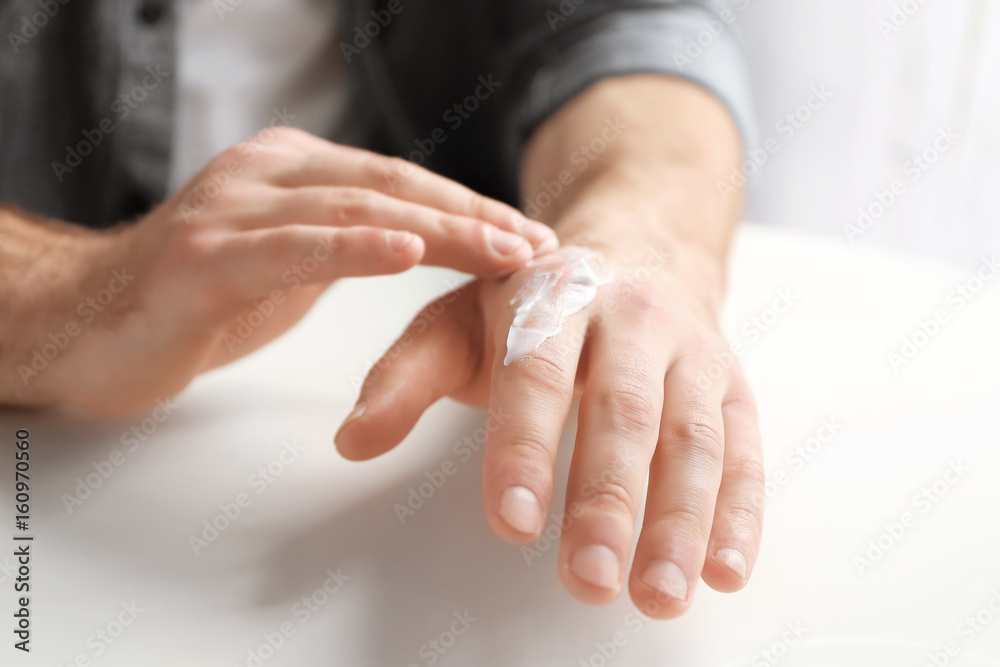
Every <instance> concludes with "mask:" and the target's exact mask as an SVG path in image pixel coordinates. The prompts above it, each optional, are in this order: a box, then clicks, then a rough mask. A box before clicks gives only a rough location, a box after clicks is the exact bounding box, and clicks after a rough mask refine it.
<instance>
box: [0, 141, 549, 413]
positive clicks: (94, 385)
mask: <svg viewBox="0 0 1000 667" xmlns="http://www.w3.org/2000/svg"><path fill="white" fill-rule="evenodd" d="M265 132H270V133H271V134H267V135H265V134H263V133H262V135H259V136H258V137H256V138H254V139H251V140H250V141H248V142H245V143H244V144H240V145H238V146H235V147H233V148H232V149H230V150H228V151H226V152H224V153H223V154H221V155H219V156H218V157H217V158H216V159H215V160H213V161H212V162H211V163H210V164H209V165H208V166H207V167H206V168H205V169H204V170H203V171H202V173H201V174H199V175H198V176H197V177H196V178H195V179H193V180H192V182H191V183H189V184H188V185H187V186H186V187H185V188H183V189H182V190H181V191H180V192H178V193H177V194H176V195H175V196H173V197H172V198H171V199H170V200H168V201H167V202H165V203H164V204H162V205H161V206H159V207H158V208H157V209H155V210H154V211H152V212H151V213H150V214H149V215H148V216H146V217H145V218H144V219H143V220H141V221H139V222H138V223H137V224H135V225H133V226H130V227H125V228H122V229H119V230H115V231H113V232H110V233H96V232H90V231H87V230H83V229H79V228H75V227H73V226H71V225H65V224H62V223H57V222H51V221H41V220H31V219H30V216H28V215H27V214H24V213H23V212H14V211H10V210H8V211H0V225H2V229H0V231H3V232H4V233H5V238H4V244H3V246H2V247H0V252H2V253H3V261H2V262H0V303H2V304H3V306H4V307H3V308H0V324H2V325H3V326H2V330H3V345H2V347H0V355H2V356H0V362H2V364H3V372H2V373H0V377H2V378H3V379H2V380H0V403H4V402H5V403H12V404H20V405H36V404H49V403H66V404H70V405H75V406H77V407H80V408H83V409H86V410H90V411H93V412H97V413H104V414H119V413H126V412H132V411H136V410H141V409H144V408H147V407H149V406H151V405H153V404H155V401H156V400H157V399H160V398H164V397H167V396H170V395H173V394H175V393H177V392H178V391H180V390H181V389H182V388H184V387H185V386H186V385H187V384H188V383H189V382H190V381H191V379H192V378H194V377H195V376H196V375H197V374H199V373H201V372H203V371H205V370H208V369H211V368H214V367H217V366H220V365H223V364H225V363H228V362H230V361H232V360H234V359H237V358H239V357H241V356H243V355H245V354H247V353H248V352H251V351H253V350H255V349H257V348H259V347H261V346H262V345H264V344H265V343H267V342H268V341H270V340H273V339H274V338H275V337H276V336H278V335H280V334H281V333H283V332H284V331H285V330H287V329H288V328H289V327H291V326H292V325H293V324H295V323H296V322H297V321H298V320H299V319H300V318H301V317H302V316H303V315H304V314H305V313H306V312H307V311H308V309H309V308H310V307H311V306H312V304H313V303H314V301H315V300H316V298H317V297H318V296H319V295H320V294H321V293H322V291H323V290H324V289H325V288H326V287H327V286H329V285H330V284H331V283H332V282H333V281H335V280H336V279H338V278H341V277H345V276H368V275H376V274H388V273H397V272H400V271H405V270H406V269H409V268H410V267H412V266H413V265H415V264H417V263H418V262H423V263H425V264H431V265H436V266H447V267H451V268H455V269H458V270H461V271H467V272H470V273H474V274H476V275H480V276H495V275H498V274H502V273H509V272H510V271H512V270H513V269H516V268H517V267H519V266H521V265H523V264H524V263H525V261H527V260H528V259H530V258H531V257H532V256H533V255H534V254H535V252H536V250H537V249H545V248H551V247H553V246H554V245H555V235H554V234H553V232H552V231H551V230H550V229H548V228H547V227H545V226H544V225H541V224H539V223H535V222H531V221H528V220H526V219H525V218H524V216H522V215H520V214H519V213H518V212H517V211H516V210H515V209H513V208H511V207H509V206H506V205H505V204H502V203H500V202H497V201H493V200H490V199H487V198H485V197H481V196H479V195H477V194H475V193H473V192H472V191H470V190H468V189H467V188H465V187H463V186H461V185H458V184H457V183H454V182H452V181H450V180H448V179H445V178H442V177H440V176H436V175H434V174H432V173H430V172H428V171H426V170H423V169H420V168H419V167H415V166H413V165H410V164H409V163H403V162H402V161H401V160H398V159H394V158H386V157H382V156H378V155H375V154H372V153H368V152H366V151H361V150H357V149H353V148H347V147H343V146H337V145H334V144H331V143H329V142H326V141H322V140H320V139H317V138H316V137H313V136H310V135H308V134H306V133H304V132H301V131H297V130H292V129H275V130H267V131H265ZM265 137H267V140H265Z"/></svg>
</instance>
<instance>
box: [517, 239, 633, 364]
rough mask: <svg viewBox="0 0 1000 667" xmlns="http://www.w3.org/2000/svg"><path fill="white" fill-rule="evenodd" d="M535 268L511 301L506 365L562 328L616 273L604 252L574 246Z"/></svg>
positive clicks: (539, 263) (560, 250)
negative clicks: (608, 263)
mask: <svg viewBox="0 0 1000 667" xmlns="http://www.w3.org/2000/svg"><path fill="white" fill-rule="evenodd" d="M532 268H533V269H534V271H533V272H532V274H531V275H530V276H529V277H528V279H527V280H526V281H525V282H524V284H523V285H521V289H519V290H518V291H517V294H515V295H514V298H513V299H511V300H510V305H512V306H514V321H513V322H511V325H510V331H509V332H508V333H507V356H506V357H505V358H504V360H503V365H504V366H510V365H511V364H512V363H514V362H515V361H516V360H518V359H520V358H521V357H523V356H525V355H526V354H528V353H530V352H533V351H534V350H535V349H537V348H538V346H539V345H541V344H542V343H543V342H545V340H546V339H547V338H549V337H551V336H554V335H556V334H557V333H559V332H560V331H562V327H563V323H564V322H565V321H566V318H568V317H569V316H570V315H572V314H574V313H578V312H580V311H581V310H583V309H584V308H586V307H587V305H588V304H589V303H590V302H591V301H593V300H594V297H595V296H597V288H598V287H600V286H601V285H606V284H608V283H610V282H611V280H612V279H613V278H614V276H615V274H614V271H612V270H611V268H610V267H609V266H608V265H607V264H606V263H605V262H604V258H603V257H601V255H600V253H597V252H594V251H593V250H587V249H586V248H576V247H573V246H566V247H564V248H560V249H559V250H558V251H557V252H556V253H553V255H552V256H550V257H546V258H545V259H543V260H542V261H540V262H538V263H537V264H534V265H532Z"/></svg>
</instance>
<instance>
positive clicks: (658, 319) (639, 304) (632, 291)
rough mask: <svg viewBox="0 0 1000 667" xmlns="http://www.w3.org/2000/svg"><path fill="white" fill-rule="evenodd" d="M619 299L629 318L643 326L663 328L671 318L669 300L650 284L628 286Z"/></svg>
mask: <svg viewBox="0 0 1000 667" xmlns="http://www.w3.org/2000/svg"><path fill="white" fill-rule="evenodd" d="M619 298H620V300H621V302H622V304H621V305H622V307H624V309H625V311H626V312H627V313H628V315H629V317H630V318H631V319H632V320H633V321H635V322H637V323H638V324H639V325H641V326H648V327H655V326H662V325H663V324H664V323H665V322H666V321H667V320H668V318H669V313H670V304H669V303H668V301H667V298H666V297H665V296H664V295H663V293H662V292H661V291H660V290H659V289H657V288H656V287H654V286H653V285H652V284H650V283H648V282H642V283H638V284H634V285H632V284H630V285H628V289H624V290H622V292H621V294H620V295H619Z"/></svg>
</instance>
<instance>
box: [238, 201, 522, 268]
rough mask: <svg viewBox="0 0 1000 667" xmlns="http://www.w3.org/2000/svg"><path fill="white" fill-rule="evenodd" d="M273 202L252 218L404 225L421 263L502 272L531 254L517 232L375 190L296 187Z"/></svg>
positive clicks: (268, 222) (259, 220) (268, 221)
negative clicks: (416, 238)
mask: <svg viewBox="0 0 1000 667" xmlns="http://www.w3.org/2000/svg"><path fill="white" fill-rule="evenodd" d="M275 207H276V208H275V210H274V211H271V212H268V213H267V214H265V215H262V216H259V217H258V218H257V219H256V222H255V223H251V224H256V225H258V226H264V225H267V226H271V225H274V224H276V223H280V222H281V221H282V220H294V221H295V222H297V223H299V224H309V225H329V226H336V227H349V226H352V225H364V226H370V227H382V228H384V229H398V230H401V231H408V232H412V233H414V234H418V235H420V237H421V238H423V239H424V242H425V245H426V252H425V254H424V258H423V263H424V264H429V265H432V266H446V267H449V268H452V269H457V270H459V271H464V272H467V273H472V274H475V275H480V276H496V275H499V274H502V273H507V272H509V271H511V270H512V269H515V268H518V267H520V266H521V265H523V264H524V263H525V262H527V261H528V260H529V259H531V258H532V256H533V251H532V249H531V246H530V244H529V243H528V242H527V241H526V240H525V239H524V238H522V237H521V236H518V235H517V234H511V233H509V232H505V231H502V230H500V229H498V228H497V227H495V226H493V225H490V224H487V223H485V222H482V221H480V220H476V219H474V218H467V217H462V216H458V215H452V214H450V213H442V212H441V211H439V210H437V209H434V208H430V207H427V206H421V205H419V204H413V203H410V202H405V201H403V200H400V199H396V198H394V197H390V196H388V195H384V194H381V193H379V192H376V191H374V190H365V189H362V188H353V187H346V188H345V187H309V188H297V189H295V190H286V191H284V192H283V193H282V194H281V195H279V196H278V197H277V201H276V203H275Z"/></svg>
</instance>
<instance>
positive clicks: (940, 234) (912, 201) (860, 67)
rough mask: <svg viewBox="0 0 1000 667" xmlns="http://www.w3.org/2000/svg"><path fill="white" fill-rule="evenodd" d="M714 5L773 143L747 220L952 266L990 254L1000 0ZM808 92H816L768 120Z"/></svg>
mask: <svg viewBox="0 0 1000 667" xmlns="http://www.w3.org/2000/svg"><path fill="white" fill-rule="evenodd" d="M728 2H729V4H730V6H731V8H732V10H733V12H734V14H735V15H736V17H737V18H736V29H737V30H738V31H739V32H740V33H741V36H742V38H743V40H744V43H745V48H746V52H747V54H748V56H749V59H750V67H751V72H752V76H753V79H754V89H755V94H756V107H757V115H758V117H757V121H758V126H759V135H760V137H759V138H760V140H761V141H763V140H765V139H767V138H769V137H773V138H774V139H775V140H777V142H778V145H779V148H778V150H777V151H775V152H774V153H773V154H772V155H770V157H769V159H768V160H767V162H766V164H765V165H764V166H763V167H762V168H761V169H760V170H759V171H758V172H757V173H756V174H755V175H754V176H753V177H752V178H751V181H750V182H751V183H752V188H753V192H752V194H751V204H750V210H749V212H748V217H749V218H750V219H753V220H759V221H762V222H768V223H772V224H777V225H782V226H788V227H799V228H804V229H809V230H814V231H820V232H823V233H827V234H831V235H835V236H839V237H840V238H842V239H845V240H847V239H850V240H851V242H852V243H854V244H856V245H876V246H883V247H886V246H887V247H891V248H896V249H900V250H904V251H907V252H910V253H913V254H916V255H919V256H922V257H928V258H932V259H937V260H941V261H945V262H948V263H951V264H958V265H963V266H973V265H977V264H979V263H980V262H981V260H982V258H983V257H984V256H989V255H990V254H991V253H994V252H997V251H1000V165H998V157H1000V126H998V119H1000V1H998V0H838V1H837V2H830V3H819V2H802V1H801V0H728ZM813 87H817V88H819V87H825V88H826V90H827V91H829V93H830V94H831V97H830V99H829V100H828V101H827V102H825V103H817V102H818V100H819V98H814V99H813V102H814V106H815V107H818V108H817V109H815V110H809V111H808V112H805V111H804V110H801V111H800V113H801V116H800V118H806V120H804V121H803V122H798V121H796V122H795V123H788V122H787V121H786V123H787V124H784V125H781V126H780V127H779V123H781V122H782V119H785V117H786V116H787V114H789V113H792V114H794V113H796V111H797V110H798V109H799V107H800V106H801V105H803V104H804V103H806V102H807V100H808V99H809V97H810V95H811V89H813ZM796 126H797V127H796ZM789 127H791V128H792V130H794V133H792V131H791V130H789ZM949 128H950V129H951V131H952V132H953V133H954V134H957V135H958V137H959V138H958V139H957V141H954V143H953V144H952V145H951V146H949V147H947V150H945V151H941V150H939V149H940V148H941V147H944V146H946V145H947V143H946V142H945V141H944V140H941V141H939V142H938V147H937V148H935V141H936V139H937V137H938V136H939V133H940V132H944V133H945V135H947V133H948V131H949ZM925 151H926V153H927V154H926V156H924V157H925V158H926V160H927V161H926V162H925V161H924V158H919V156H921V155H923V154H924V153H925ZM915 156H918V158H919V162H918V161H917V160H914V157H915ZM932 160H936V161H933V163H931V161H932ZM894 181H899V183H897V184H896V185H897V187H896V189H897V192H899V193H902V194H897V195H893V194H892V185H893V182H894ZM880 196H881V199H882V200H883V202H887V203H888V204H887V205H886V206H884V212H883V213H882V214H881V217H875V216H872V217H871V218H870V219H864V218H862V219H861V221H860V224H859V217H860V213H859V208H860V209H871V210H870V211H869V215H871V213H876V214H878V213H879V212H880V208H883V207H882V202H880V201H879V200H880ZM893 199H894V201H893Z"/></svg>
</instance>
